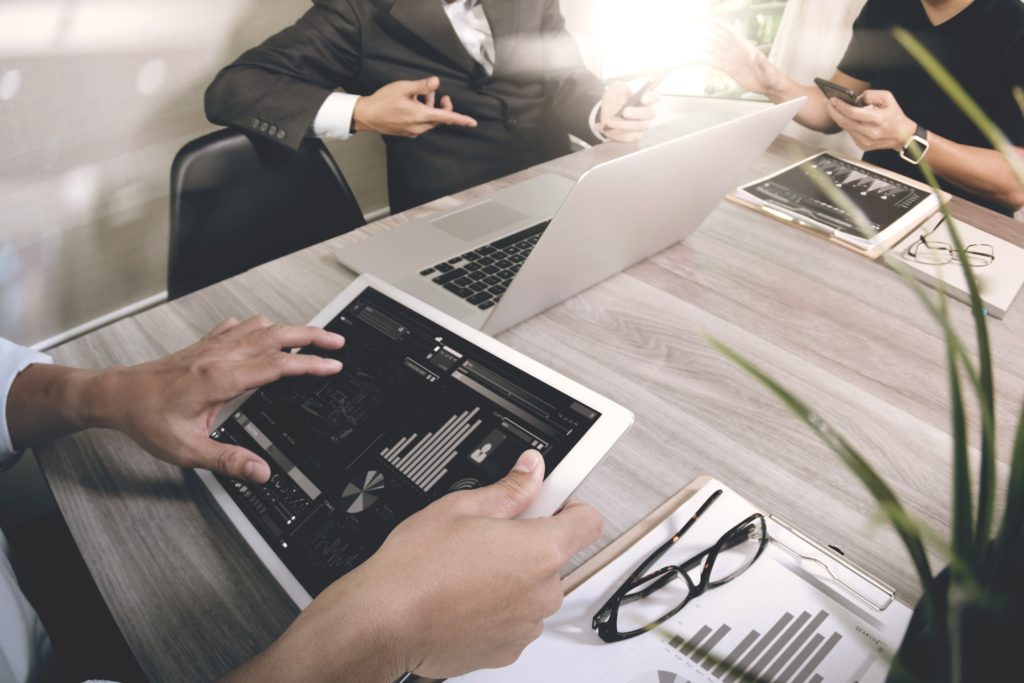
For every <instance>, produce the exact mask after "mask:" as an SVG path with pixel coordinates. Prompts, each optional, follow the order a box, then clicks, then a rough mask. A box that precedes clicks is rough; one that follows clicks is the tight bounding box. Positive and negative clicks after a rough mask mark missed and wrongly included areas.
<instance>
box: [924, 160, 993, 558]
mask: <svg viewBox="0 0 1024 683" xmlns="http://www.w3.org/2000/svg"><path fill="white" fill-rule="evenodd" d="M920 168H921V172H922V173H923V174H924V177H925V179H926V180H927V181H928V184H930V185H931V186H932V187H936V188H937V187H938V184H939V181H938V178H937V177H936V175H935V172H934V171H933V170H932V168H931V166H930V165H929V164H928V162H927V161H922V162H921V164H920ZM940 210H941V211H942V213H943V215H944V216H945V218H946V223H947V225H948V226H949V235H950V239H952V241H953V248H954V249H956V250H957V251H958V252H959V253H961V254H962V253H964V251H965V249H964V243H963V240H962V239H961V238H960V231H959V230H958V229H957V225H956V220H955V219H954V218H953V215H952V214H951V213H950V211H949V206H948V205H947V204H946V203H945V202H943V203H942V205H941V206H940ZM960 269H961V271H962V272H963V274H964V279H965V280H966V281H967V290H968V292H969V293H970V300H971V315H972V317H973V318H974V329H975V333H976V335H977V344H978V369H979V387H978V389H977V396H978V407H979V410H980V412H981V462H980V465H979V467H980V472H979V474H978V517H977V520H976V527H975V532H974V541H975V553H976V554H977V556H978V558H979V560H980V559H982V558H984V556H985V555H986V554H987V552H988V544H989V538H990V535H991V533H992V517H993V511H994V509H995V489H996V454H995V449H996V428H995V380H994V378H993V374H992V350H991V347H990V344H989V338H988V316H987V315H986V313H985V308H984V305H983V304H982V301H981V293H980V292H979V291H978V281H977V280H976V279H975V277H974V267H973V266H971V263H970V259H966V258H962V259H960ZM947 323H948V318H947ZM947 327H949V325H948V324H947ZM977 566H979V567H980V563H979V564H978V565H977Z"/></svg>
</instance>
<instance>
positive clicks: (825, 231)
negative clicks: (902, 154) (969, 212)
mask: <svg viewBox="0 0 1024 683" xmlns="http://www.w3.org/2000/svg"><path fill="white" fill-rule="evenodd" d="M823 155H827V156H829V157H833V158H834V159H836V160H838V161H840V162H842V163H845V164H849V165H852V166H855V167H857V168H859V169H862V170H864V171H866V172H869V173H872V174H875V175H878V176H882V177H884V178H886V179H888V180H891V181H893V182H895V183H900V184H902V185H906V186H908V187H911V188H913V189H915V190H919V191H921V192H924V193H926V194H927V195H928V196H927V197H926V198H925V199H924V200H923V201H922V202H921V203H920V204H919V205H918V206H916V207H914V208H913V209H911V210H909V211H908V212H907V213H906V214H905V215H904V216H903V217H901V218H900V219H898V220H897V221H896V222H894V223H892V224H891V225H889V226H888V227H886V228H885V229H883V230H882V231H881V232H880V233H879V235H878V237H880V238H881V239H879V240H878V241H877V242H874V243H873V244H871V245H870V246H861V245H860V244H858V243H856V242H852V241H850V240H849V239H844V238H843V237H842V236H839V235H840V231H839V230H837V229H834V228H831V227H830V226H828V225H825V224H823V223H820V222H817V221H814V220H813V219H809V218H807V217H805V216H802V215H800V214H798V213H794V212H789V211H787V210H786V209H785V207H782V206H776V205H775V204H772V203H769V202H767V201H764V200H760V199H758V198H756V197H754V196H753V195H749V194H748V193H746V192H745V190H744V188H747V187H751V186H754V185H758V184H761V183H764V182H766V181H769V180H772V179H774V178H776V177H778V176H781V175H782V174H784V173H786V172H788V171H790V170H792V169H794V168H797V167H799V166H802V165H803V164H806V163H808V162H810V161H812V160H815V159H818V158H819V157H822V156H823ZM951 198H952V195H951V194H949V193H948V192H940V193H938V194H936V193H935V191H934V190H933V189H932V188H931V187H930V186H929V185H927V184H925V183H922V182H920V181H917V180H914V179H913V178H907V177H906V176H903V175H900V174H898V173H894V172H893V171H890V170H889V169H886V168H882V167H880V166H876V165H874V164H871V163H868V162H866V161H861V160H856V161H855V160H852V159H847V158H845V157H843V156H841V155H838V154H832V153H831V152H819V153H817V154H813V155H811V156H809V157H807V158H806V159H801V160H800V161H797V162H796V163H793V164H790V165H789V166H786V167H784V168H781V169H778V170H777V171H774V172H772V173H770V174H768V175H766V176H764V177H761V178H758V179H756V180H752V181H751V182H749V183H745V184H744V185H742V186H740V187H738V188H736V190H735V191H733V192H730V193H729V194H728V195H726V199H728V200H729V201H731V202H733V203H734V204H739V205H740V206H744V207H746V208H748V209H752V210H754V211H756V212H758V213H760V214H762V215H764V216H767V217H769V218H771V219H772V220H776V221H779V222H780V223H785V224H787V225H792V226H793V227H796V228H799V229H801V230H803V231H805V232H809V233H812V234H814V235H817V236H818V237H823V238H825V239H827V240H828V241H830V242H833V243H835V244H838V245H840V246H841V247H843V248H845V249H848V250H850V251H852V252H854V253H856V254H860V255H861V256H865V257H867V258H869V259H871V260H877V259H878V258H880V257H881V256H882V254H884V253H886V252H887V251H889V250H890V249H892V248H893V247H894V246H895V245H897V244H898V243H899V242H900V241H902V240H903V238H904V237H906V236H907V235H908V234H910V233H911V232H913V231H914V230H915V229H917V228H918V227H920V226H921V225H922V224H923V223H924V222H925V221H927V220H928V219H929V218H930V217H931V216H933V215H934V214H935V212H936V211H938V210H939V207H940V202H943V203H944V202H948V201H949V200H950V199H951Z"/></svg>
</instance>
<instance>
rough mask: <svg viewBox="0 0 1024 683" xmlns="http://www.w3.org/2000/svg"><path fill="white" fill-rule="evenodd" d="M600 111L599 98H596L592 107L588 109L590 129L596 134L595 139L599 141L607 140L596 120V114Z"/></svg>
mask: <svg viewBox="0 0 1024 683" xmlns="http://www.w3.org/2000/svg"><path fill="white" fill-rule="evenodd" d="M600 111H601V100H598V102H597V104H595V105H594V108H593V109H591V110H590V130H591V132H593V133H594V135H596V136H597V139H598V140H600V141H601V142H608V138H607V137H605V134H604V133H603V132H602V128H603V127H602V126H601V125H600V124H598V122H597V114H598V112H600Z"/></svg>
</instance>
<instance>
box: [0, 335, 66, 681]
mask: <svg viewBox="0 0 1024 683" xmlns="http://www.w3.org/2000/svg"><path fill="white" fill-rule="evenodd" d="M52 362H53V361H52V359H51V358H50V357H49V356H47V355H46V354H44V353H38V352H36V351H33V350H32V349H26V348H25V347H23V346H18V345H17V344H12V343H11V342H9V341H7V340H6V339H3V338H0V470H4V469H7V468H8V467H10V466H11V465H12V464H14V461H15V460H16V459H17V458H16V457H15V456H16V455H17V454H16V453H15V450H14V444H13V443H12V441H11V432H10V430H9V429H8V427H7V395H8V394H9V393H10V392H11V385H13V384H14V378H15V377H17V376H18V373H20V372H21V371H22V370H24V369H25V368H27V367H28V366H29V365H32V364H33V363H52ZM7 554H8V551H7V539H6V538H4V536H3V534H2V533H0V680H2V681H19V682H20V681H36V680H46V679H47V678H48V677H49V663H50V639H49V638H48V637H47V635H46V629H44V628H43V624H42V622H40V621H39V616H38V615H36V612H35V610H34V609H32V605H30V604H29V603H28V600H26V599H25V595H24V594H23V593H22V592H21V588H19V587H18V581H17V579H16V578H15V576H14V571H13V570H12V569H11V563H10V560H8V559H7Z"/></svg>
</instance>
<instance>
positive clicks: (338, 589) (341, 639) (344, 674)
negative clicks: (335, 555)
mask: <svg viewBox="0 0 1024 683" xmlns="http://www.w3.org/2000/svg"><path fill="white" fill-rule="evenodd" d="M365 566H366V565H364V567H365ZM374 579H375V577H373V576H371V575H369V573H368V572H366V571H365V570H363V568H362V567H361V568H358V569H356V570H354V571H353V572H351V573H349V574H348V575H346V576H344V577H343V578H341V579H339V580H338V581H337V582H335V583H334V584H333V585H331V586H329V587H328V588H327V590H326V591H324V593H323V594H321V596H320V597H319V598H318V599H317V600H316V601H314V602H313V603H312V604H311V605H310V606H309V607H307V608H306V610H305V611H304V612H303V613H302V614H300V615H299V616H298V618H297V619H296V620H295V623H293V624H292V625H291V627H289V629H288V630H287V631H285V633H284V634H283V635H282V636H281V637H280V638H279V639H278V640H277V641H275V642H274V643H273V644H272V645H271V646H270V647H268V648H267V649H266V650H264V651H263V652H261V653H260V654H259V655H257V656H256V657H254V658H253V659H251V660H249V661H248V662H246V663H245V664H243V665H242V666H240V667H239V668H237V669H235V670H234V671H232V672H231V673H229V674H228V675H227V676H225V677H224V678H223V679H221V683H243V682H244V683H277V682H278V681H304V682H305V683H318V682H320V681H322V682H324V683H334V682H335V681H352V683H392V681H395V680H397V679H398V678H399V676H401V675H402V674H403V673H405V671H406V670H407V663H406V662H405V660H404V659H403V658H402V657H401V654H402V653H404V651H405V649H406V648H407V647H408V643H402V642H399V639H398V638H397V637H396V636H393V635H391V634H392V632H393V630H394V629H393V628H391V626H390V621H391V620H392V619H394V618H396V614H394V612H396V610H393V609H392V610H389V609H387V606H384V608H382V607H381V605H380V604H379V603H378V602H377V601H376V600H367V599H366V598H367V596H373V595H375V594H376V593H377V591H376V590H375V589H376V587H375V586H372V585H366V584H365V582H367V581H370V582H373V581H374ZM378 586H379V584H378ZM397 618H399V619H400V618H401V617H400V616H398V617H397ZM325 640H326V641H329V642H331V643H343V644H344V646H343V647H336V648H333V649H332V650H331V651H330V652H324V649H323V643H324V642H325Z"/></svg>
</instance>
